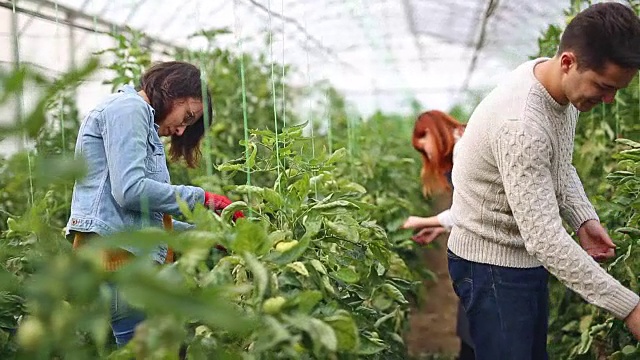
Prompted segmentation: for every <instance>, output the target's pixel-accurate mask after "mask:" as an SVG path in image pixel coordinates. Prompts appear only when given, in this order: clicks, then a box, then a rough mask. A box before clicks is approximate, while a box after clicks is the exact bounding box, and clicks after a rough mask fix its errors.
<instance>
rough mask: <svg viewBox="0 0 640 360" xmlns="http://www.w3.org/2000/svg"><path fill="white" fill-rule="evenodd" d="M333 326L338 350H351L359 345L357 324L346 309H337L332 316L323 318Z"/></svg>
mask: <svg viewBox="0 0 640 360" xmlns="http://www.w3.org/2000/svg"><path fill="white" fill-rule="evenodd" d="M323 320H324V322H326V323H327V324H329V326H331V327H332V328H333V331H334V333H335V335H336V339H337V341H338V350H340V351H352V350H355V349H357V348H358V347H359V346H360V342H359V336H358V335H359V332H358V326H357V325H356V323H355V321H353V319H352V318H351V316H349V313H348V312H346V311H339V312H338V313H337V314H336V315H334V316H329V317H326V318H324V319H323Z"/></svg>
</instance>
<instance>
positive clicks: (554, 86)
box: [533, 57, 569, 105]
mask: <svg viewBox="0 0 640 360" xmlns="http://www.w3.org/2000/svg"><path fill="white" fill-rule="evenodd" d="M533 73H534V75H535V77H536V79H538V81H540V83H541V84H542V86H543V87H544V88H545V89H546V90H547V92H549V95H551V97H552V98H553V99H554V100H555V101H557V102H558V104H562V105H566V104H568V103H569V99H567V97H566V96H565V95H564V92H563V91H562V84H561V82H560V79H562V70H561V69H560V64H559V59H557V58H555V57H554V58H551V59H549V60H547V61H543V62H541V63H539V64H537V65H536V66H535V67H534V69H533Z"/></svg>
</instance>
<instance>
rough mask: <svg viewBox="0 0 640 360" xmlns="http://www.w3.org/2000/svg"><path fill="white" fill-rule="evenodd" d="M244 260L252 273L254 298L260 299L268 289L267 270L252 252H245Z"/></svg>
mask: <svg viewBox="0 0 640 360" xmlns="http://www.w3.org/2000/svg"><path fill="white" fill-rule="evenodd" d="M244 260H245V262H246V263H247V268H248V269H249V270H250V271H251V274H252V275H253V286H254V288H255V290H256V291H255V293H254V299H256V300H260V301H262V299H264V297H265V295H266V293H267V289H269V272H268V271H267V269H266V268H265V267H264V265H262V263H260V261H258V259H256V258H255V257H254V256H253V255H252V254H249V253H245V255H244Z"/></svg>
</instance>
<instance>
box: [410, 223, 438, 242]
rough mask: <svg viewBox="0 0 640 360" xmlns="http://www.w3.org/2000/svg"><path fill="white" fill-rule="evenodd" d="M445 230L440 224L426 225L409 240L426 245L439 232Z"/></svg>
mask: <svg viewBox="0 0 640 360" xmlns="http://www.w3.org/2000/svg"><path fill="white" fill-rule="evenodd" d="M446 231H447V230H446V229H445V228H443V227H442V226H437V227H426V228H424V229H422V230H420V231H419V232H418V233H417V234H415V235H414V236H412V237H411V240H413V241H415V242H417V243H418V244H420V245H427V244H430V243H431V242H433V240H435V239H436V238H437V237H438V236H439V235H440V234H442V233H444V232H446Z"/></svg>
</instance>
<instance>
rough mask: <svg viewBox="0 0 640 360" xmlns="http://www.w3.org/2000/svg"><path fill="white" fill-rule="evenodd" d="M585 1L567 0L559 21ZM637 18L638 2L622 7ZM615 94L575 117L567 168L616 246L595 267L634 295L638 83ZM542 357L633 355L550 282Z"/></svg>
mask: <svg viewBox="0 0 640 360" xmlns="http://www.w3.org/2000/svg"><path fill="white" fill-rule="evenodd" d="M590 4H591V2H590V1H585V0H572V1H571V4H570V6H569V7H568V8H567V9H566V10H565V15H566V19H567V22H568V21H569V20H570V19H571V18H572V17H573V16H574V15H575V14H577V13H578V12H579V11H580V10H582V9H584V8H585V7H587V6H589V5H590ZM629 4H630V5H631V6H632V7H633V8H634V9H636V12H637V13H640V2H638V1H629ZM561 32H562V27H561V26H559V25H551V26H549V27H548V29H547V30H546V31H545V33H544V34H543V35H542V36H541V37H540V39H539V52H538V54H537V56H553V55H554V53H555V50H556V49H557V46H558V44H559V39H560V34H561ZM639 81H640V80H639V79H638V78H636V79H634V80H633V81H632V83H631V84H630V86H629V87H628V88H626V89H623V90H620V91H618V93H617V95H616V99H615V102H614V103H613V104H610V105H607V104H603V105H601V106H599V107H596V108H595V109H593V110H592V111H590V112H587V113H582V114H581V115H580V118H579V120H578V125H577V129H576V137H575V151H574V158H573V162H574V165H575V167H576V169H577V171H578V174H579V175H580V178H581V180H582V182H583V185H584V187H585V190H586V192H587V194H588V195H589V197H590V199H591V201H592V203H593V204H594V206H595V207H596V210H597V212H598V214H599V216H600V219H601V222H602V224H603V226H604V227H605V228H606V229H608V230H609V234H610V236H611V237H612V239H613V240H614V242H615V243H616V245H617V246H618V248H617V249H616V258H615V259H613V260H612V261H610V262H607V263H605V264H603V266H604V267H605V268H606V269H607V271H608V272H609V273H610V274H611V275H613V276H614V277H615V278H616V279H618V280H620V282H621V283H622V284H624V285H625V286H628V287H629V288H630V289H632V290H633V291H635V292H638V291H639V290H640V288H639V287H638V274H639V273H640V256H639V255H640V253H639V251H640V248H639V247H638V246H639V241H640V144H639V143H638V142H636V141H633V140H632V139H635V140H637V139H639V138H640V121H638V118H639V117H640V86H639V85H640V83H639ZM550 286H551V289H550V291H551V314H550V325H549V326H550V329H549V338H548V344H549V356H550V358H553V359H625V358H637V357H638V355H640V349H639V347H638V342H637V341H635V340H634V339H633V337H632V336H631V335H630V333H629V331H628V330H627V329H626V328H625V326H624V323H623V322H622V321H621V320H617V319H615V318H613V317H612V316H611V315H610V314H609V313H607V312H606V311H604V310H601V309H599V308H597V307H595V306H592V305H588V304H587V303H586V302H585V301H583V300H582V299H581V298H580V297H579V296H578V295H576V294H575V293H573V292H571V291H569V290H567V289H566V288H565V287H564V286H563V285H562V284H560V283H559V282H558V281H557V280H555V279H552V281H551V285H550Z"/></svg>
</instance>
